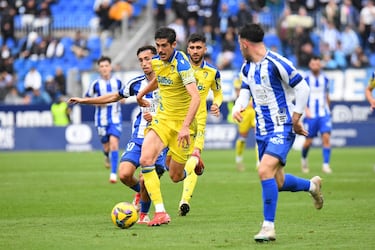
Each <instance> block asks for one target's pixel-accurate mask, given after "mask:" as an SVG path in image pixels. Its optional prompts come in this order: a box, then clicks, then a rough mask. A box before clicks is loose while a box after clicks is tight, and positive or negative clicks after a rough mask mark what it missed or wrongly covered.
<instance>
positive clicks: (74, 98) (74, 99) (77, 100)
mask: <svg viewBox="0 0 375 250" xmlns="http://www.w3.org/2000/svg"><path fill="white" fill-rule="evenodd" d="M81 101H82V98H79V97H72V98H69V100H68V101H67V103H70V104H76V103H81Z"/></svg>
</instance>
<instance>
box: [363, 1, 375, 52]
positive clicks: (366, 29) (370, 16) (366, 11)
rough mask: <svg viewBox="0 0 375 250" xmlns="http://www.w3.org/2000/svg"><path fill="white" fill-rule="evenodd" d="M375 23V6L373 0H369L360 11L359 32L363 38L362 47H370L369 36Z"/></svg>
mask: <svg viewBox="0 0 375 250" xmlns="http://www.w3.org/2000/svg"><path fill="white" fill-rule="evenodd" d="M374 24H375V6H374V2H373V0H368V1H367V3H366V4H365V6H363V8H362V9H361V11H360V22H359V34H360V36H361V40H362V44H361V46H362V48H363V49H364V50H365V51H366V49H368V48H369V38H370V34H371V30H372V26H373V25H374Z"/></svg>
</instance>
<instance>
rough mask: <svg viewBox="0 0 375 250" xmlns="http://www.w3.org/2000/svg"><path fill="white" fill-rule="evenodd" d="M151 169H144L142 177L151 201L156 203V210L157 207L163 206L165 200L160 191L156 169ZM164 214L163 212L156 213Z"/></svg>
mask: <svg viewBox="0 0 375 250" xmlns="http://www.w3.org/2000/svg"><path fill="white" fill-rule="evenodd" d="M150 170H151V169H150V168H148V169H142V175H143V179H144V182H145V186H146V189H147V192H148V194H149V196H150V199H151V201H152V202H153V203H154V206H155V208H156V206H157V205H159V204H163V198H162V196H161V191H160V180H159V177H158V174H157V173H156V171H155V167H153V169H152V170H151V171H150ZM156 212H162V211H156Z"/></svg>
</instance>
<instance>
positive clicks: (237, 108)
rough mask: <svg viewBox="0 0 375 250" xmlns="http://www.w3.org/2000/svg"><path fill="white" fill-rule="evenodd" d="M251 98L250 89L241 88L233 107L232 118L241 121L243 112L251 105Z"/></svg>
mask: <svg viewBox="0 0 375 250" xmlns="http://www.w3.org/2000/svg"><path fill="white" fill-rule="evenodd" d="M250 98H251V93H250V89H247V88H242V89H241V90H240V93H239V94H238V97H237V99H236V102H235V103H234V107H233V109H232V118H233V120H235V121H236V122H241V121H242V119H243V117H242V114H241V113H242V112H243V111H244V110H245V109H246V107H247V106H248V105H249V100H250Z"/></svg>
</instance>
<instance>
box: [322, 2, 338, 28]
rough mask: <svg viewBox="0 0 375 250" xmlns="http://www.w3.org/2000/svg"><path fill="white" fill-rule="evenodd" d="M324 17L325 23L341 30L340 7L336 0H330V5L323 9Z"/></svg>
mask: <svg viewBox="0 0 375 250" xmlns="http://www.w3.org/2000/svg"><path fill="white" fill-rule="evenodd" d="M322 15H323V18H324V23H327V22H331V23H333V24H334V25H335V27H336V29H340V7H339V5H338V4H337V1H336V0H329V2H328V4H326V6H325V7H324V8H323V11H322Z"/></svg>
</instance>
